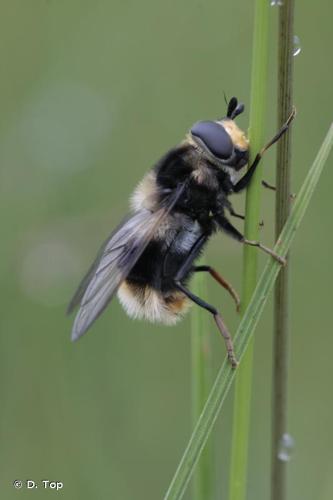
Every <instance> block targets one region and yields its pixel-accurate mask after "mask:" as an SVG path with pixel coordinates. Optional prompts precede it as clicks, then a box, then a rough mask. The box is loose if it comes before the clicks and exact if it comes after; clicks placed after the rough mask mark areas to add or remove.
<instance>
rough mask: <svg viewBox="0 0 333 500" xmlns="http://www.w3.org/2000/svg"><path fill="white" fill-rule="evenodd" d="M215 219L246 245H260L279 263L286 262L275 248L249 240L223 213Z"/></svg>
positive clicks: (261, 248) (226, 230) (283, 263)
mask: <svg viewBox="0 0 333 500" xmlns="http://www.w3.org/2000/svg"><path fill="white" fill-rule="evenodd" d="M215 220H216V222H217V223H218V224H219V226H220V227H221V228H222V229H223V230H224V231H225V232H226V233H228V234H229V235H230V236H231V237H232V238H234V239H235V240H237V241H240V242H241V243H243V244H244V245H251V246H254V247H258V248H260V250H262V251H263V252H265V253H267V254H269V255H271V256H272V257H273V258H274V259H275V260H277V261H278V262H279V264H281V265H283V266H284V265H285V264H286V259H284V258H283V257H281V256H280V255H278V254H277V253H275V252H274V250H271V249H270V248H268V247H266V246H265V245H262V244H261V243H260V242H259V241H252V240H247V239H246V238H245V237H244V235H243V234H242V233H240V232H239V231H238V229H236V228H235V226H233V225H232V224H231V222H229V221H228V219H227V218H226V217H224V216H223V215H216V216H215Z"/></svg>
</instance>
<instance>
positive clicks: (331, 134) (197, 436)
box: [164, 125, 333, 500]
mask: <svg viewBox="0 0 333 500" xmlns="http://www.w3.org/2000/svg"><path fill="white" fill-rule="evenodd" d="M332 145H333V125H331V127H330V128H329V130H328V133H327V135H326V137H325V139H324V142H323V144H322V145H321V148H320V150H319V152H318V154H317V157H316V159H315V161H314V163H313V165H312V167H311V168H310V170H309V172H308V174H307V176H306V179H305V181H304V183H303V185H302V187H301V190H300V192H299V194H298V195H297V198H296V201H295V203H294V206H293V209H292V211H291V214H290V216H289V217H288V219H287V222H286V224H285V226H284V228H283V230H282V232H281V234H280V237H279V239H278V241H277V243H276V245H275V248H274V250H275V251H276V252H277V253H278V254H279V255H281V256H283V257H284V256H285V255H286V254H287V251H288V249H289V247H290V245H291V243H292V240H293V238H294V236H295V233H296V230H297V229H298V227H299V225H300V223H301V221H302V219H303V217H304V214H305V211H306V208H307V206H308V204H309V202H310V199H311V197H312V194H313V191H314V189H315V187H316V185H317V183H318V180H319V177H320V174H321V172H322V169H323V167H324V164H325V162H326V160H327V157H328V155H329V152H330V150H331V148H332ZM279 270H280V265H279V264H278V263H277V262H276V261H275V260H274V259H269V260H268V262H267V264H266V266H265V269H264V271H263V273H262V275H261V277H260V280H259V282H258V284H257V287H256V289H255V291H254V293H253V296H252V299H251V302H250V304H249V306H248V308H247V310H246V312H245V314H244V316H243V318H242V321H241V323H240V325H239V328H238V330H237V334H236V337H235V350H236V354H237V356H238V359H239V360H241V359H242V357H243V355H244V353H245V351H246V348H247V345H248V343H249V341H250V339H251V336H252V334H253V332H254V329H255V327H256V325H257V323H258V321H259V318H260V316H261V313H262V311H263V309H264V306H265V304H266V301H267V298H268V295H269V292H270V291H271V290H272V288H273V285H274V282H275V280H276V277H277V275H278V273H279ZM235 374H236V370H232V369H231V367H230V365H229V363H228V362H227V361H226V360H225V361H224V363H223V365H222V367H221V369H220V371H219V373H218V375H217V377H216V380H215V382H214V385H213V388H212V390H211V392H210V395H209V397H208V400H207V402H206V404H205V407H204V409H203V411H202V414H201V416H200V418H199V420H198V423H197V425H196V427H195V429H194V431H193V433H192V436H191V438H190V441H189V443H188V446H187V448H186V450H185V452H184V455H183V457H182V459H181V462H180V464H179V466H178V469H177V471H176V473H175V475H174V477H173V479H172V481H171V484H170V486H169V489H168V491H167V493H166V495H165V497H164V498H165V500H180V499H181V498H182V497H183V494H184V492H185V490H186V487H187V485H188V482H189V480H190V478H191V476H192V473H193V470H194V467H195V465H196V463H197V461H198V459H199V457H200V453H201V451H202V449H203V447H204V445H205V443H206V441H207V439H208V436H209V434H210V432H211V430H212V428H213V425H214V423H215V421H216V419H217V416H218V414H219V412H220V410H221V407H222V405H223V402H224V400H225V398H226V396H227V394H228V391H229V389H230V386H231V383H232V381H233V379H234V377H235Z"/></svg>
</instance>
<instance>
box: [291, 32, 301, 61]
mask: <svg viewBox="0 0 333 500" xmlns="http://www.w3.org/2000/svg"><path fill="white" fill-rule="evenodd" d="M301 50H302V47H301V41H300V39H299V37H298V36H297V35H294V49H293V56H294V57H295V56H298V54H299V53H300V52H301Z"/></svg>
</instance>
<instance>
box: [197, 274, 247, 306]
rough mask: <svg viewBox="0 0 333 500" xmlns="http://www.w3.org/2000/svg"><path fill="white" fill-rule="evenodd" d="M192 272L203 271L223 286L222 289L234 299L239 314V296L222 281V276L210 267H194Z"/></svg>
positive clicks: (226, 282)
mask: <svg viewBox="0 0 333 500" xmlns="http://www.w3.org/2000/svg"><path fill="white" fill-rule="evenodd" d="M193 271H194V272H201V271H204V272H207V273H209V274H210V275H211V276H212V278H214V280H215V281H217V282H218V283H219V284H220V285H221V286H223V288H225V289H226V290H227V291H228V292H229V293H230V295H231V297H232V298H233V299H234V301H235V303H236V309H237V312H239V307H240V299H239V295H238V293H237V292H236V290H235V289H234V287H233V286H232V285H231V284H230V283H228V281H227V280H226V279H224V278H223V276H221V275H220V274H219V273H218V272H217V271H215V269H213V268H212V267H211V266H194V267H193Z"/></svg>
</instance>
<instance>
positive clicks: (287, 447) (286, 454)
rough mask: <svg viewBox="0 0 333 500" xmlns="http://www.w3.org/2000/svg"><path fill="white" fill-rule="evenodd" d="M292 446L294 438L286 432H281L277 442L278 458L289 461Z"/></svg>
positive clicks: (293, 445) (292, 449)
mask: <svg viewBox="0 0 333 500" xmlns="http://www.w3.org/2000/svg"><path fill="white" fill-rule="evenodd" d="M294 447H295V440H294V438H293V437H292V436H291V435H290V434H288V433H285V434H283V435H282V437H281V439H280V443H279V449H278V459H279V460H281V462H289V460H290V459H291V456H292V453H293V451H294Z"/></svg>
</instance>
